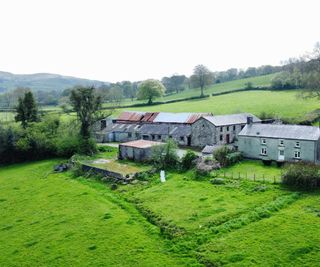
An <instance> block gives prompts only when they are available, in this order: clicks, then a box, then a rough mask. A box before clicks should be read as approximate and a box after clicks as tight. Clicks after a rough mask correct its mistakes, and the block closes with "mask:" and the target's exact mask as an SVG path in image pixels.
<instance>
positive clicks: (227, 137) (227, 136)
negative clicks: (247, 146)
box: [226, 134, 230, 144]
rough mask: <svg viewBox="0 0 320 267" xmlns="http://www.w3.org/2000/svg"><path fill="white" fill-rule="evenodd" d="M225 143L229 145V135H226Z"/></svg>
mask: <svg viewBox="0 0 320 267" xmlns="http://www.w3.org/2000/svg"><path fill="white" fill-rule="evenodd" d="M226 143H227V144H230V134H227V135H226Z"/></svg>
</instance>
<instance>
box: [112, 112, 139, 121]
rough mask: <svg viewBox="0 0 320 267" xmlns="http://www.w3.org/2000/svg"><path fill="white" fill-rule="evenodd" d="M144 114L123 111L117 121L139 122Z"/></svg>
mask: <svg viewBox="0 0 320 267" xmlns="http://www.w3.org/2000/svg"><path fill="white" fill-rule="evenodd" d="M144 114H145V112H136V111H134V112H132V111H124V112H122V113H121V114H120V115H119V117H118V118H117V121H130V122H139V121H141V119H142V118H143V116H144Z"/></svg>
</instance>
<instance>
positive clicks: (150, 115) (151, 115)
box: [141, 112, 159, 122]
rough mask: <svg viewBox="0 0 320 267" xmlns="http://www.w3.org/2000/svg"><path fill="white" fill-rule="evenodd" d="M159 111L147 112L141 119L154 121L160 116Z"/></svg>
mask: <svg viewBox="0 0 320 267" xmlns="http://www.w3.org/2000/svg"><path fill="white" fill-rule="evenodd" d="M158 114H159V112H146V113H145V114H144V116H143V118H142V119H141V121H143V122H153V120H154V119H155V118H156V117H157V116H158Z"/></svg>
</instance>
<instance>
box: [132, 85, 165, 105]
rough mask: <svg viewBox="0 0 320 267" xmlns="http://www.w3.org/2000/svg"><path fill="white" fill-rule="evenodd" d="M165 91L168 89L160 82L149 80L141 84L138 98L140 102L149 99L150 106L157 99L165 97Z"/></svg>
mask: <svg viewBox="0 0 320 267" xmlns="http://www.w3.org/2000/svg"><path fill="white" fill-rule="evenodd" d="M165 90H166V88H165V87H164V86H163V84H162V83H161V82H160V81H158V80H153V79H149V80H145V81H143V82H142V83H140V85H139V89H138V95H137V97H138V99H140V100H144V99H147V100H148V104H149V105H150V104H152V100H153V99H154V98H155V97H160V96H163V94H164V92H165Z"/></svg>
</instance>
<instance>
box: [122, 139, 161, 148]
mask: <svg viewBox="0 0 320 267" xmlns="http://www.w3.org/2000/svg"><path fill="white" fill-rule="evenodd" d="M120 145H121V146H126V147H134V148H149V147H153V146H158V145H164V143H161V142H155V141H149V140H143V139H140V140H135V141H130V142H126V143H121V144H120Z"/></svg>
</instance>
